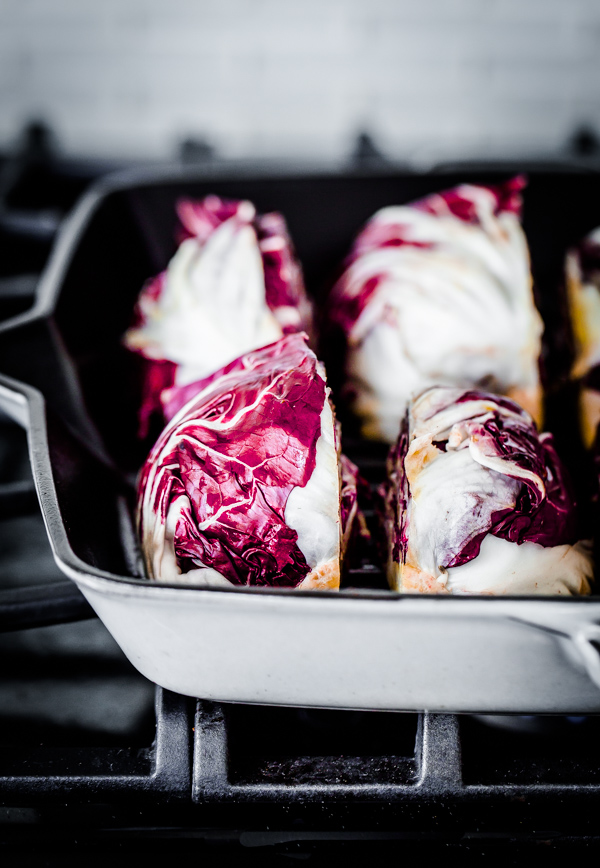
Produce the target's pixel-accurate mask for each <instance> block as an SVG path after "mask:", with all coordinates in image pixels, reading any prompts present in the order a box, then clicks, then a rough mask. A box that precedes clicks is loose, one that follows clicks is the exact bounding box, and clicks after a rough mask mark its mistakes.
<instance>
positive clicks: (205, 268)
mask: <svg viewBox="0 0 600 868" xmlns="http://www.w3.org/2000/svg"><path fill="white" fill-rule="evenodd" d="M177 214H178V216H179V220H180V221H181V228H180V230H179V233H178V234H179V240H180V241H181V243H180V246H179V249H178V251H177V253H176V254H175V256H174V257H173V259H172V260H171V262H170V263H169V265H168V267H167V270H166V271H164V272H163V273H162V274H159V275H158V276H157V277H155V278H153V279H152V280H150V281H149V282H148V283H147V284H146V286H145V287H144V288H143V289H142V292H141V294H140V296H139V298H138V302H137V305H136V309H135V312H134V322H133V324H132V326H131V328H130V329H129V330H128V332H127V334H126V335H125V344H126V346H127V347H128V348H129V349H131V350H133V351H134V352H136V353H139V354H140V355H141V357H142V358H143V360H144V362H143V364H144V369H145V370H144V374H143V387H142V388H143V394H142V401H141V409H140V436H142V437H145V436H146V434H147V432H148V427H149V423H150V419H151V417H152V415H153V414H154V413H155V412H160V409H161V404H160V401H161V393H162V391H163V389H165V388H168V387H170V386H173V385H182V384H186V383H190V382H194V381H196V380H198V379H201V378H203V377H205V376H207V375H208V374H210V373H212V372H213V371H215V370H218V369H219V368H221V367H222V366H223V365H225V364H227V363H228V362H230V361H232V360H233V359H235V358H237V357H238V356H239V355H240V354H242V353H245V352H248V351H249V350H254V349H257V348H259V347H262V346H265V345H266V344H269V343H271V342H272V341H275V340H277V339H278V338H280V337H282V336H283V335H285V334H290V333H293V332H299V331H307V332H309V333H310V331H311V328H312V308H311V305H310V302H309V300H308V297H307V295H306V291H305V289H304V283H303V278H302V270H301V267H300V264H299V262H298V260H297V259H296V257H295V255H294V250H293V246H292V242H291V239H290V237H289V234H288V231H287V227H286V224H285V220H284V219H283V217H282V216H281V215H280V214H276V213H272V214H263V215H257V213H256V210H255V208H254V205H252V203H251V202H247V201H235V200H227V199H221V198H219V197H218V196H207V197H206V198H205V199H203V200H202V201H199V202H196V201H192V200H189V199H182V200H181V201H179V202H178V204H177Z"/></svg>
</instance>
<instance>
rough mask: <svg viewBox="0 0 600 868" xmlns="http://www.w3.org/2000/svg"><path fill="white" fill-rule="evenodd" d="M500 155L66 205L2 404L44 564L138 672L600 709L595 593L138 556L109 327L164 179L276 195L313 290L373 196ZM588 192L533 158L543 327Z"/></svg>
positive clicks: (469, 176)
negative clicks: (361, 586) (508, 590)
mask: <svg viewBox="0 0 600 868" xmlns="http://www.w3.org/2000/svg"><path fill="white" fill-rule="evenodd" d="M507 174H508V172H507V171H506V169H505V170H504V171H503V172H502V173H501V174H499V173H497V172H493V171H492V170H491V168H490V167H485V170H481V171H477V170H476V169H474V168H473V167H467V166H463V167H458V168H456V169H455V170H454V171H448V172H439V173H428V174H415V173H408V172H401V171H394V170H391V169H390V170H387V171H385V172H378V173H375V172H373V173H368V174H363V175H357V174H345V173H343V172H334V171H317V170H315V169H312V170H310V171H307V170H304V171H298V172H290V171H289V170H287V171H285V172H284V171H282V172H281V173H280V174H278V175H274V174H273V173H272V172H271V173H269V174H268V175H267V174H264V173H263V174H262V175H261V173H260V171H258V170H256V169H254V170H242V169H236V170H234V169H232V168H230V169H228V170H227V172H224V171H222V170H221V171H219V170H214V171H213V172H212V173H208V172H206V171H203V172H202V173H196V174H191V173H188V174H183V173H181V172H177V171H173V172H171V173H168V172H165V171H164V170H163V171H161V172H160V173H158V172H157V173H154V172H146V173H144V174H140V173H137V174H135V175H132V174H128V175H126V176H117V177H113V178H111V179H108V180H104V181H102V182H101V183H100V184H99V185H97V186H96V187H95V188H93V189H92V190H91V191H90V192H89V193H88V194H86V196H85V197H84V198H83V200H82V201H81V202H80V204H79V206H78V207H77V208H76V209H75V211H74V212H73V214H72V215H71V216H70V217H69V218H68V220H67V221H66V222H65V225H64V228H63V230H62V232H61V234H60V236H59V238H58V241H57V244H56V246H55V249H54V252H53V255H52V257H51V260H50V262H49V264H48V267H47V269H46V272H45V274H44V275H43V278H42V280H41V283H40V286H39V293H38V297H37V301H36V304H35V306H34V308H33V309H32V311H31V312H29V313H27V314H24V315H22V316H20V317H18V318H15V319H13V320H11V321H9V322H7V323H4V324H1V325H0V371H1V372H2V376H0V408H1V409H2V410H4V411H5V412H6V413H8V414H9V415H11V416H12V417H13V418H14V419H16V420H17V421H18V422H19V423H20V424H22V425H23V426H24V427H25V428H26V429H27V431H28V438H29V449H30V456H31V464H32V468H33V475H34V480H35V485H36V489H37V492H38V496H39V500H40V504H41V508H42V512H43V516H44V520H45V523H46V528H47V531H48V535H49V538H50V542H51V545H52V549H53V552H54V556H55V558H56V561H57V563H58V565H59V567H60V568H61V569H62V570H63V571H64V573H65V574H66V575H67V576H68V577H69V578H70V579H72V580H73V581H74V582H75V583H76V584H77V585H78V587H79V588H80V590H81V591H82V593H83V594H84V595H85V597H86V598H87V599H88V601H89V602H90V604H91V605H92V606H93V608H94V609H95V610H96V612H97V613H98V615H99V616H100V618H101V619H102V620H103V621H104V623H105V624H106V626H107V627H108V629H109V630H110V632H111V633H112V634H113V636H114V637H115V639H116V640H117V642H118V643H119V645H120V646H121V647H122V649H123V650H124V652H125V654H126V655H127V656H128V657H129V659H130V660H131V661H132V663H133V664H134V665H135V666H136V667H137V668H138V669H139V670H140V671H141V672H142V673H143V674H144V675H146V676H147V677H148V678H150V679H151V680H152V681H155V682H156V683H158V684H160V685H162V686H163V687H166V688H168V689H170V690H173V691H176V692H178V693H183V694H187V695H190V696H198V697H202V698H205V699H214V700H223V701H233V702H253V703H269V704H282V705H303V706H319V707H330V708H356V709H391V710H429V711H434V712H436V711H439V712H442V711H452V712H493V713H502V712H513V713H514V712H518V713H571V714H576V713H580V714H581V713H594V712H600V654H599V652H598V648H600V597H598V596H592V597H589V598H585V599H565V598H558V599H556V598H508V597H506V598H492V597H481V598H475V597H412V596H406V597H403V596H402V595H399V594H394V593H391V592H387V591H376V590H372V591H369V590H354V589H348V590H345V591H342V592H340V593H339V594H335V593H318V592H308V593H306V592H304V593H303V592H298V591H290V590H263V589H248V588H233V587H232V588H231V590H229V589H227V590H221V589H219V590H217V589H212V588H207V589H201V588H189V587H186V588H182V587H174V586H166V585H160V584H158V583H150V582H148V581H147V580H145V579H144V578H143V577H142V576H141V571H140V566H139V556H138V553H137V548H136V544H135V539H134V534H133V530H132V522H131V493H132V484H131V482H132V479H133V476H134V472H135V469H136V467H138V466H139V464H140V462H141V460H142V459H143V451H142V450H141V449H140V447H139V445H138V444H137V443H136V438H135V430H134V429H135V406H134V403H135V402H134V401H132V398H131V395H132V391H131V390H132V383H134V382H135V376H134V373H132V372H131V371H130V370H129V369H128V367H127V366H128V365H129V364H130V361H131V360H130V359H129V357H128V354H127V353H126V352H125V351H124V350H123V349H122V348H121V346H120V336H121V335H122V333H123V332H124V330H125V328H126V327H127V325H128V321H129V317H130V315H131V309H132V306H133V303H134V301H135V298H136V297H137V294H138V292H139V289H140V287H141V285H142V283H143V282H144V280H145V279H147V278H148V277H149V276H152V275H153V274H154V273H156V272H157V271H158V270H160V269H161V268H163V267H164V266H165V265H166V263H167V261H168V259H169V257H170V255H172V253H173V251H174V242H173V230H174V225H175V218H174V212H173V206H174V203H175V201H176V200H177V199H178V198H179V197H181V196H183V195H190V196H202V195H206V194H207V193H209V192H216V193H218V194H220V195H225V196H231V197H238V198H250V199H252V200H253V201H254V202H255V203H256V204H257V206H258V208H259V209H260V210H268V209H277V210H280V211H282V212H283V213H284V214H285V216H286V218H287V219H288V222H289V225H290V230H291V233H292V236H293V238H294V240H295V242H296V245H297V248H298V253H299V255H300V258H301V259H302V261H303V263H304V265H305V272H306V277H307V284H308V286H309V289H311V290H312V291H313V293H314V294H315V296H316V297H317V298H318V297H319V292H320V290H321V288H322V287H323V286H324V285H325V284H326V281H327V280H328V279H329V278H330V277H331V275H332V274H333V273H334V270H335V267H336V265H337V264H339V262H340V260H341V258H342V257H343V255H344V252H345V251H346V250H347V248H348V246H349V244H350V242H351V239H352V236H353V234H354V233H355V232H356V231H357V230H358V229H359V228H360V225H361V224H362V223H363V222H364V220H366V219H367V218H368V217H369V216H370V214H371V213H372V212H373V211H374V210H376V209H377V208H378V207H382V206H383V205H386V204H392V203H401V202H406V201H410V200H411V199H414V198H415V197H417V196H421V195H424V194H426V193H428V192H432V191H434V190H436V189H441V188H443V187H448V186H451V185H453V184H456V183H459V182H461V181H473V182H477V181H481V182H485V181H493V180H496V179H500V178H502V177H507ZM598 202H600V177H599V176H598V175H597V174H592V173H589V172H586V173H584V172H577V171H566V170H565V169H561V170H558V169H553V170H548V171H541V170H539V169H536V170H535V171H532V172H531V173H530V187H529V189H528V192H527V194H526V209H527V210H526V222H525V226H526V231H527V232H528V237H529V239H530V244H531V249H532V258H533V264H534V269H535V274H536V278H537V281H538V288H539V289H540V291H541V294H542V296H541V297H542V300H543V303H542V309H543V312H544V314H545V316H546V319H547V321H548V322H550V324H551V325H552V323H554V325H555V326H556V328H557V333H558V332H559V331H560V329H559V326H560V305H559V303H558V301H557V300H556V299H555V298H554V299H553V297H552V292H556V285H557V283H558V281H559V280H560V268H561V264H562V257H563V256H564V252H565V250H566V248H567V246H568V245H569V244H570V243H572V242H573V241H575V240H576V239H577V238H578V237H581V236H582V235H584V234H585V233H586V232H588V231H589V230H590V229H591V228H593V226H595V225H597V224H599V223H600V207H599V206H598V205H597V203H598ZM594 203H596V204H595V209H594ZM528 221H529V224H528ZM557 345H560V339H557ZM561 400H562V399H561ZM566 400H568V399H566ZM557 401H558V399H557ZM551 403H552V402H551ZM566 406H567V405H560V403H558V404H557V409H556V416H557V418H559V417H561V416H562V417H563V418H564V417H565V416H566V410H565V407H566ZM551 419H552V411H551V412H550V421H551ZM557 433H558V431H557ZM568 436H569V432H568V431H565V433H564V436H563V441H562V443H561V437H560V436H559V437H558V440H559V447H560V446H561V445H563V447H564V443H565V442H567V441H568Z"/></svg>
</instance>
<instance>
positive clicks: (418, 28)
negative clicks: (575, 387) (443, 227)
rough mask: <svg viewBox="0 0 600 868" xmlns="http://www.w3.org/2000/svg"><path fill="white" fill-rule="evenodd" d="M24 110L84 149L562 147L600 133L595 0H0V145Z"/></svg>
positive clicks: (328, 152) (549, 150)
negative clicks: (361, 143)
mask: <svg viewBox="0 0 600 868" xmlns="http://www.w3.org/2000/svg"><path fill="white" fill-rule="evenodd" d="M32 118H43V119H45V120H46V121H47V122H48V123H50V124H51V126H52V127H53V129H54V130H55V133H56V136H57V139H58V141H59V143H60V145H61V149H62V150H63V151H64V152H65V153H67V154H72V155H78V156H89V157H115V158H124V157H126V158H129V157H133V158H142V159H151V160H154V159H160V160H162V159H166V158H167V159H168V158H170V157H174V156H175V155H176V154H177V148H178V145H179V143H181V142H182V141H183V140H185V139H186V138H191V139H194V140H196V141H197V142H198V143H199V145H200V151H202V143H206V144H207V145H209V146H211V147H213V148H214V149H215V150H216V152H217V153H218V154H219V155H221V156H224V157H252V158H272V157H290V156H292V157H307V158H315V157H317V158H325V159H336V158H340V157H342V158H343V157H345V156H347V155H348V154H349V153H351V152H352V149H353V148H354V147H355V140H356V137H357V134H359V133H360V132H361V131H363V132H368V133H369V134H370V135H371V136H372V138H373V141H374V142H375V143H376V145H377V146H378V147H379V148H380V149H381V150H382V151H383V152H384V153H385V154H386V155H388V156H390V157H392V158H395V159H400V160H402V159H409V160H415V161H416V162H424V163H427V162H428V161H430V160H437V159H440V158H442V159H446V158H453V157H470V156H481V157H486V158H487V157H497V156H505V157H513V156H545V155H555V154H559V153H561V152H564V151H565V149H566V148H567V147H568V145H569V142H570V141H571V140H572V138H573V136H574V135H575V134H576V132H577V131H578V130H579V131H581V130H584V133H583V141H584V148H585V147H587V146H588V145H586V144H585V142H586V141H588V140H589V133H594V132H595V133H599V132H600V2H599V0H417V2H414V0H169V2H163V0H102V2H96V3H92V2H88V0H0V150H5V149H6V148H10V146H11V143H12V142H14V140H15V137H16V136H17V134H18V131H19V129H20V128H21V126H22V125H23V124H24V123H25V122H27V121H28V120H30V119H32ZM586 130H587V131H588V132H585V131H586ZM586 136H587V137H588V138H587V139H586ZM580 139H581V134H580Z"/></svg>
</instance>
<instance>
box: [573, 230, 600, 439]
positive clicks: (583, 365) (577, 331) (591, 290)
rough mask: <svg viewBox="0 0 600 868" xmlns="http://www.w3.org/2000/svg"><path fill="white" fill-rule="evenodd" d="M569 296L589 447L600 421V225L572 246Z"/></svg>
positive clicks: (584, 434) (584, 431)
mask: <svg viewBox="0 0 600 868" xmlns="http://www.w3.org/2000/svg"><path fill="white" fill-rule="evenodd" d="M566 281H567V298H568V303H569V313H570V319H571V328H572V332H573V338H574V345H575V347H574V348H575V359H574V362H573V368H572V371H571V376H572V378H573V379H574V380H576V381H578V383H579V416H580V427H581V433H582V438H583V441H584V443H585V445H586V446H587V447H588V448H590V447H591V446H592V444H593V443H594V440H595V438H596V431H597V429H598V424H599V423H600V227H599V228H598V229H595V230H594V232H592V233H590V234H589V235H588V236H587V237H586V238H584V239H583V241H582V242H580V244H578V245H577V246H576V247H573V248H572V249H571V250H569V252H568V254H567V260H566Z"/></svg>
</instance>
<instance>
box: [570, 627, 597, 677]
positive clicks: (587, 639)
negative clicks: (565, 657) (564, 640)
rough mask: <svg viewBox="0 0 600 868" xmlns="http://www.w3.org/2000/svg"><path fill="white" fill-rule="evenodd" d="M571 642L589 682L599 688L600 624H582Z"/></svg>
mask: <svg viewBox="0 0 600 868" xmlns="http://www.w3.org/2000/svg"><path fill="white" fill-rule="evenodd" d="M573 641H574V642H575V645H576V647H577V649H578V651H579V653H580V654H581V658H582V660H583V663H584V665H585V668H586V670H587V674H588V675H589V677H590V679H591V681H593V682H594V684H595V685H596V687H598V688H600V624H584V625H583V626H582V627H581V629H580V630H578V631H577V632H576V633H575V635H574V636H573Z"/></svg>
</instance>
